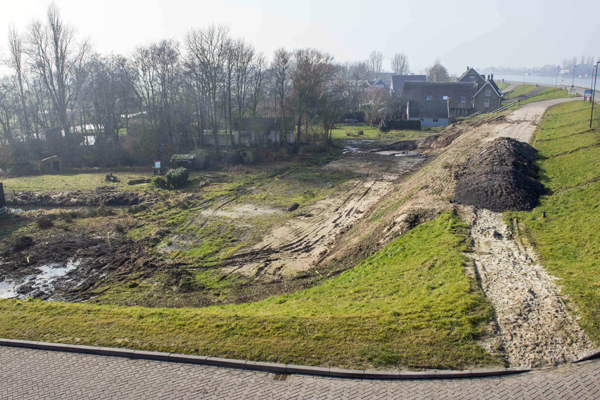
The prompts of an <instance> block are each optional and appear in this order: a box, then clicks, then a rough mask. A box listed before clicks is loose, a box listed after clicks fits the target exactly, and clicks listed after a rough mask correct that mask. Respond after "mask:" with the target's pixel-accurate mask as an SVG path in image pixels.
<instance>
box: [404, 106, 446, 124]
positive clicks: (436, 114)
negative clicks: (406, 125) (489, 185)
mask: <svg viewBox="0 0 600 400" xmlns="http://www.w3.org/2000/svg"><path fill="white" fill-rule="evenodd" d="M406 115H407V118H408V119H409V120H420V121H421V126H422V127H435V126H446V125H448V124H449V123H450V108H449V101H448V100H409V101H408V104H407V106H406Z"/></svg>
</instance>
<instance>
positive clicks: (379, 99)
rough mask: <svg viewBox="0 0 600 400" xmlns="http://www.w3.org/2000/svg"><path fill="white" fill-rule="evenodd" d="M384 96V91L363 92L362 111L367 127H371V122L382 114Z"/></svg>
mask: <svg viewBox="0 0 600 400" xmlns="http://www.w3.org/2000/svg"><path fill="white" fill-rule="evenodd" d="M386 94H387V92H386V90H385V89H373V90H368V91H366V92H365V94H364V98H363V105H362V109H363V110H364V111H365V122H367V121H368V123H369V125H372V124H373V121H374V120H375V119H376V118H377V117H380V116H381V115H382V114H383V109H384V108H385V100H386Z"/></svg>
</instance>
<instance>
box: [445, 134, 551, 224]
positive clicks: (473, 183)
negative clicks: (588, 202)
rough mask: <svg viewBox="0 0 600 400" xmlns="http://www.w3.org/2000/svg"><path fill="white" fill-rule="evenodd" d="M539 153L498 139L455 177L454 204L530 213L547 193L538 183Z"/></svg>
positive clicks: (469, 160) (456, 173)
mask: <svg viewBox="0 0 600 400" xmlns="http://www.w3.org/2000/svg"><path fill="white" fill-rule="evenodd" d="M536 153H537V150H535V149H534V148H533V147H531V146H530V145H528V144H527V143H523V142H520V141H518V140H514V139H511V138H499V139H496V140H494V141H493V142H490V143H489V144H487V145H486V146H485V147H484V148H483V149H482V150H479V151H477V152H476V153H474V154H472V155H471V156H469V158H468V159H467V161H466V162H465V163H464V164H462V165H461V166H460V167H459V169H458V171H456V172H455V175H454V177H455V178H456V179H457V181H458V182H457V184H456V188H455V189H454V197H453V199H452V200H453V202H456V203H460V204H467V205H472V206H475V207H478V208H486V209H488V210H491V211H496V212H503V211H508V210H514V211H529V210H531V209H533V208H534V207H535V206H536V204H537V202H538V198H539V197H540V196H541V195H543V194H544V193H545V189H544V186H543V185H542V184H541V183H540V182H539V181H537V180H536V177H537V172H538V168H537V167H536V166H535V164H534V162H535V159H536Z"/></svg>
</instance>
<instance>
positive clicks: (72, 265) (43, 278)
mask: <svg viewBox="0 0 600 400" xmlns="http://www.w3.org/2000/svg"><path fill="white" fill-rule="evenodd" d="M79 264H81V260H76V261H74V260H69V261H68V262H67V264H66V265H65V266H62V265H63V264H50V265H43V266H41V267H39V270H40V273H39V274H37V275H30V276H26V277H25V278H24V279H22V280H18V281H12V280H7V281H4V282H0V299H12V298H20V299H26V298H27V297H29V294H20V293H18V292H19V288H20V287H21V286H24V285H27V286H28V287H30V290H28V293H32V292H34V291H35V290H43V291H44V292H50V293H53V292H54V286H53V283H54V281H55V280H57V279H59V278H62V277H64V276H65V275H67V274H68V273H69V272H71V271H73V270H74V269H76V268H77V267H78V266H79Z"/></svg>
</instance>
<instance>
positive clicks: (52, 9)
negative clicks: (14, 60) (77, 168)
mask: <svg viewBox="0 0 600 400" xmlns="http://www.w3.org/2000/svg"><path fill="white" fill-rule="evenodd" d="M88 49H89V45H88V43H87V41H84V42H82V43H80V44H77V43H76V42H75V34H74V30H73V28H71V27H70V26H69V25H65V23H64V22H63V20H62V19H61V17H60V13H59V10H58V7H57V6H56V4H54V3H51V4H50V5H49V6H48V12H47V20H46V23H45V24H42V23H41V22H34V23H33V24H31V26H30V27H29V35H28V39H27V46H26V48H25V52H26V53H27V55H28V56H29V59H30V63H31V68H32V70H33V71H34V72H35V73H36V74H37V76H38V77H39V78H40V80H41V81H42V82H43V83H44V85H45V87H46V89H47V92H48V94H49V96H50V98H51V100H52V105H53V108H54V111H55V112H56V114H57V117H58V120H59V122H60V127H61V128H62V129H63V130H64V132H65V136H66V137H70V132H71V129H70V127H71V118H70V117H71V116H70V115H69V110H70V109H71V107H72V105H73V102H74V101H75V99H76V97H77V95H78V92H79V88H80V86H81V84H82V71H83V65H84V62H85V56H86V53H87V51H88Z"/></svg>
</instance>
